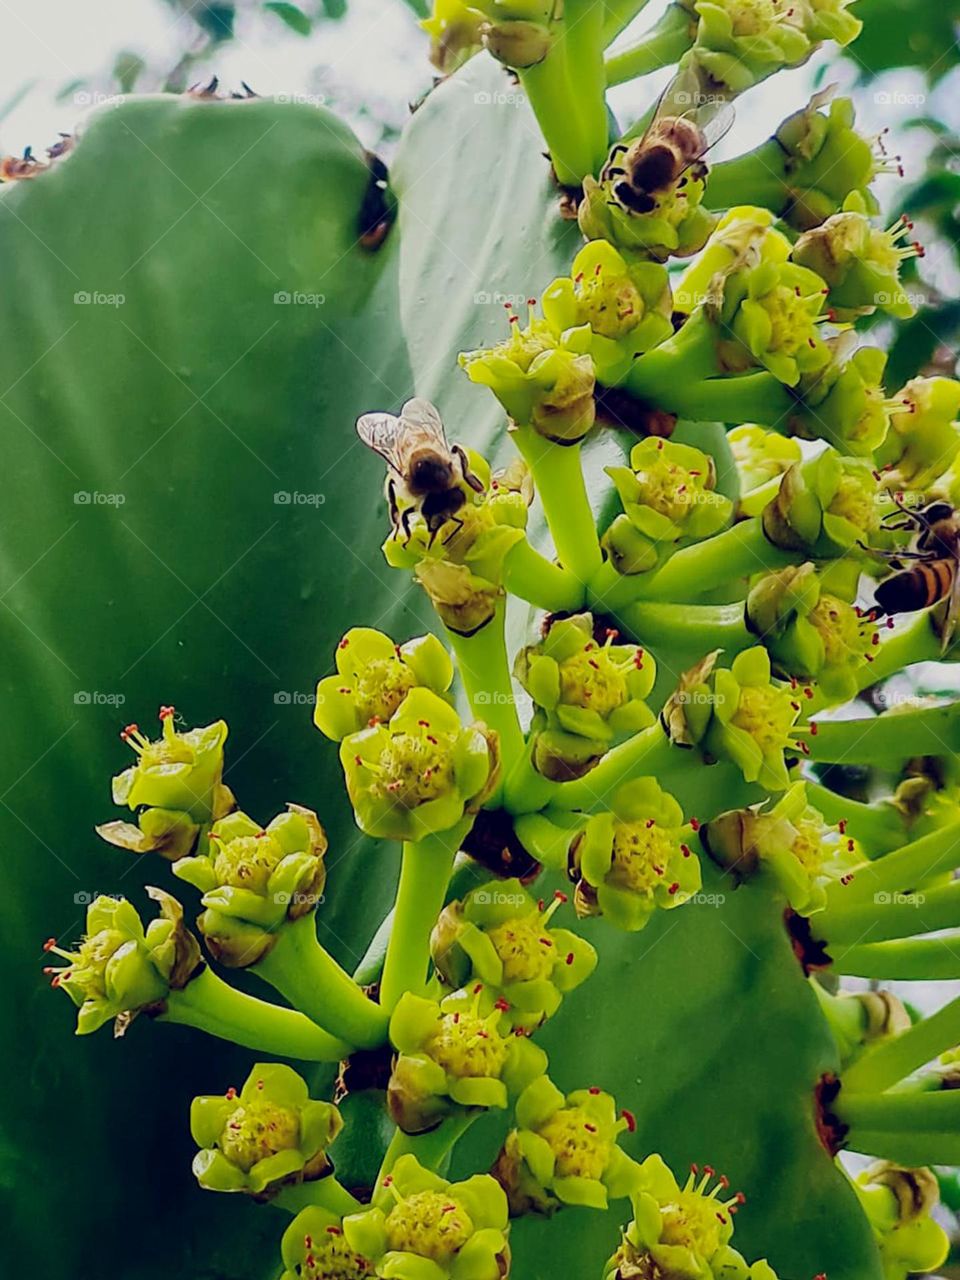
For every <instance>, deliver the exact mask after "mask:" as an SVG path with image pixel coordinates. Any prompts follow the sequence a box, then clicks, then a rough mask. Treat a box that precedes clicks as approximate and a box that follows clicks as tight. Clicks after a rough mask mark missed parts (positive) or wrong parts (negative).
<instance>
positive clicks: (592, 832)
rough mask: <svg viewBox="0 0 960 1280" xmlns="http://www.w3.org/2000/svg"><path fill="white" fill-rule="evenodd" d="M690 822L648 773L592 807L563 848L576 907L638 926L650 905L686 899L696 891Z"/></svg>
mask: <svg viewBox="0 0 960 1280" xmlns="http://www.w3.org/2000/svg"><path fill="white" fill-rule="evenodd" d="M693 839H694V834H693V828H692V826H690V825H689V824H688V823H685V822H684V820H683V810H682V809H681V808H680V806H679V804H677V802H676V800H674V798H673V796H671V795H669V794H668V793H667V792H666V791H663V790H662V789H661V787H660V785H659V784H658V783H657V781H656V779H655V778H636V779H634V780H633V781H631V782H625V783H623V784H622V785H621V786H620V787H619V788H618V789H617V791H616V792H615V793H614V796H613V801H612V803H611V807H610V810H609V811H608V812H605V813H595V814H593V815H592V816H591V817H590V818H589V819H588V821H587V823H586V826H585V827H584V828H583V830H582V831H581V832H580V833H579V834H578V835H577V837H576V838H575V840H574V842H573V844H572V845H571V848H570V874H571V877H574V878H575V879H576V882H577V890H576V899H575V901H576V907H577V914H578V915H582V916H592V915H602V916H605V917H606V918H607V919H608V920H609V921H610V922H611V924H614V925H616V926H617V928H619V929H626V930H629V931H631V932H632V931H635V930H638V929H642V928H643V927H644V925H646V924H647V922H648V921H649V920H650V917H651V916H652V915H653V913H654V912H655V911H656V910H657V908H658V907H659V908H662V909H664V910H670V909H672V908H673V907H679V906H682V905H683V904H684V903H685V902H688V901H689V900H690V898H691V897H693V896H694V895H695V894H696V893H698V892H699V890H700V885H701V878H700V860H699V858H698V857H697V855H696V853H694V851H693V849H691V847H690V846H691V843H692V842H693Z"/></svg>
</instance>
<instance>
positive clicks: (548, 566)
mask: <svg viewBox="0 0 960 1280" xmlns="http://www.w3.org/2000/svg"><path fill="white" fill-rule="evenodd" d="M503 585H504V587H505V588H506V590H507V592H508V593H509V594H510V595H512V596H518V597H519V598H520V599H521V600H526V601H527V603H528V604H532V605H536V607H537V608H538V609H546V610H547V612H548V613H576V612H577V610H578V609H581V608H582V607H583V599H584V586H583V583H582V582H581V581H580V579H579V578H576V577H574V575H573V574H572V573H571V572H570V571H569V570H568V569H564V568H562V567H561V566H560V565H558V564H554V563H553V561H552V560H548V559H547V558H546V556H542V555H541V554H540V552H539V551H536V550H535V549H534V548H533V547H531V545H530V543H529V542H528V541H527V539H526V538H524V539H523V540H522V541H521V542H518V543H516V544H515V545H514V546H513V547H511V548H510V550H509V551H508V552H507V556H506V559H505V560H504V562H503Z"/></svg>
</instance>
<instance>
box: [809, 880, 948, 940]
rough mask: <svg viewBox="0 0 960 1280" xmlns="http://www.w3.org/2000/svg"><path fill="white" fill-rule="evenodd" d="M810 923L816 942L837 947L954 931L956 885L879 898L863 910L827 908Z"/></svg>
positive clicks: (862, 907) (862, 908) (884, 895)
mask: <svg viewBox="0 0 960 1280" xmlns="http://www.w3.org/2000/svg"><path fill="white" fill-rule="evenodd" d="M810 923H811V926H812V928H813V931H814V933H815V934H816V936H817V937H818V938H821V939H822V940H823V941H824V942H826V943H827V945H828V946H834V945H836V946H838V947H839V946H841V945H847V946H853V945H854V944H857V943H866V942H889V941H890V939H891V938H912V937H914V936H916V935H918V934H924V933H933V932H934V931H935V930H937V929H952V928H956V927H957V925H958V924H960V881H957V882H955V883H953V884H948V885H943V886H942V887H941V888H939V889H928V890H926V891H925V892H923V893H911V894H889V893H887V894H879V895H878V901H876V902H871V903H869V904H867V905H864V906H855V907H845V908H843V909H841V908H839V907H827V908H826V910H824V911H818V912H817V914H816V915H815V916H813V917H812V918H811V921H810Z"/></svg>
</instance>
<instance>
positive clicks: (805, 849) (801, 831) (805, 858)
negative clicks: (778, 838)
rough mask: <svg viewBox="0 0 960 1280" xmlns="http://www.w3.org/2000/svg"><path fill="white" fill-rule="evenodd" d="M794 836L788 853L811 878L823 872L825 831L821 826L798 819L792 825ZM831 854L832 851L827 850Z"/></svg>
mask: <svg viewBox="0 0 960 1280" xmlns="http://www.w3.org/2000/svg"><path fill="white" fill-rule="evenodd" d="M794 828H795V831H796V834H795V836H794V838H793V842H792V844H791V845H790V852H791V853H792V854H793V856H794V857H795V858H796V860H797V861H798V862H799V863H800V865H801V866H802V867H803V869H804V871H806V872H808V874H810V875H811V876H816V875H819V874H820V872H821V871H822V870H823V862H824V852H825V848H824V843H823V838H824V835H825V831H824V828H823V825H822V824H821V823H819V822H816V821H814V820H813V819H811V818H799V819H797V821H796V822H795V823H794ZM826 851H827V852H832V849H829V848H828V849H827V850H826Z"/></svg>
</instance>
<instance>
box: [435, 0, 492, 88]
mask: <svg viewBox="0 0 960 1280" xmlns="http://www.w3.org/2000/svg"><path fill="white" fill-rule="evenodd" d="M485 21H486V19H485V15H484V14H483V13H482V12H481V11H480V10H479V9H477V8H473V7H471V6H470V5H467V4H464V3H463V0H433V12H432V13H431V15H430V17H429V18H424V19H423V21H422V22H421V23H420V25H421V27H423V29H424V31H426V33H427V34H428V35H429V37H430V61H431V62H432V63H433V65H434V66H435V67H436V68H437V70H438V71H439V72H440V73H441V75H445V76H447V75H451V74H452V73H453V72H454V71H456V69H457V68H458V67H460V66H462V65H463V64H464V63H465V62H466V61H468V59H470V58H472V57H473V55H474V54H475V53H477V52H478V50H479V49H480V48H481V47H482V30H483V24H484V22H485Z"/></svg>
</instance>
